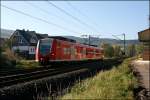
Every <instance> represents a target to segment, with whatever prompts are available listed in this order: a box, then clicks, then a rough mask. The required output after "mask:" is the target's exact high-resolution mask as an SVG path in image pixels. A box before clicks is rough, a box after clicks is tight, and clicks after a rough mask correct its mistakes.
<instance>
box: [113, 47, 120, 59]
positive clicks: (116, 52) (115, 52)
mask: <svg viewBox="0 0 150 100" xmlns="http://www.w3.org/2000/svg"><path fill="white" fill-rule="evenodd" d="M113 47H114V56H115V57H120V56H121V55H122V54H121V47H120V46H119V45H114V46H113Z"/></svg>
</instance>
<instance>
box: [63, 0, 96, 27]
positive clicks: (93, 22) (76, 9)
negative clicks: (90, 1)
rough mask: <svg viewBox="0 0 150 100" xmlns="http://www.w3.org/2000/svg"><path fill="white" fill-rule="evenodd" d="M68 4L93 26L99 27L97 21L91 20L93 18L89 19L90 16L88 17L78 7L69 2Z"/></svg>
mask: <svg viewBox="0 0 150 100" xmlns="http://www.w3.org/2000/svg"><path fill="white" fill-rule="evenodd" d="M66 3H67V4H68V5H69V6H70V7H71V8H72V9H74V10H75V11H77V12H78V13H79V14H80V15H82V16H83V17H84V18H86V19H87V20H88V21H90V22H91V23H92V24H94V26H99V25H98V24H97V23H96V22H95V21H93V20H91V18H89V16H87V15H86V14H85V13H83V12H81V11H80V10H79V9H78V8H77V7H75V6H73V5H72V4H71V3H70V2H69V1H68V0H67V1H66Z"/></svg>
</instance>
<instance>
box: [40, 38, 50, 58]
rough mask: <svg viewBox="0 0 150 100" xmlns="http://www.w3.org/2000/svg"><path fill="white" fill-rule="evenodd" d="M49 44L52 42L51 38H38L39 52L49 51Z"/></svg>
mask: <svg viewBox="0 0 150 100" xmlns="http://www.w3.org/2000/svg"><path fill="white" fill-rule="evenodd" d="M51 44H52V39H49V38H48V39H42V40H40V53H41V54H43V55H46V54H48V53H50V49H51Z"/></svg>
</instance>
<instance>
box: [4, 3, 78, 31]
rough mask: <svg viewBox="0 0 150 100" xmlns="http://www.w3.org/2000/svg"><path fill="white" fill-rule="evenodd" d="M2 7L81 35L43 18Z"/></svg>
mask: <svg viewBox="0 0 150 100" xmlns="http://www.w3.org/2000/svg"><path fill="white" fill-rule="evenodd" d="M1 6H2V7H4V8H7V9H9V10H11V11H14V12H17V13H20V14H22V15H25V16H28V17H30V18H33V19H36V20H39V21H42V22H45V23H47V24H50V25H53V26H55V27H59V28H61V29H63V30H67V31H68V32H73V33H79V32H76V31H74V30H70V29H68V28H66V27H63V26H60V25H58V24H55V23H52V22H50V21H47V20H44V19H42V18H39V17H35V16H32V15H30V14H27V13H24V12H22V11H19V10H17V9H14V8H10V7H7V6H5V5H1Z"/></svg>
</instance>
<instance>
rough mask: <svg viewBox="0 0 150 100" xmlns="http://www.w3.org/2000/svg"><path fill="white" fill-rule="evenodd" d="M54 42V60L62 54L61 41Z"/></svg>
mask: <svg viewBox="0 0 150 100" xmlns="http://www.w3.org/2000/svg"><path fill="white" fill-rule="evenodd" d="M56 44H57V45H56V51H55V52H56V60H60V59H61V55H62V47H61V41H59V40H57V43H56Z"/></svg>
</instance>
